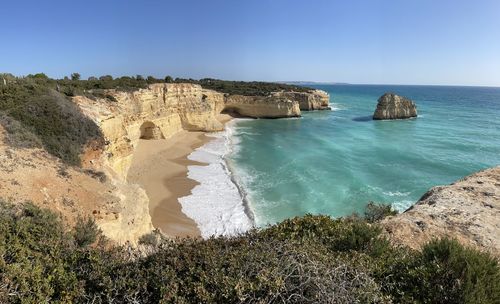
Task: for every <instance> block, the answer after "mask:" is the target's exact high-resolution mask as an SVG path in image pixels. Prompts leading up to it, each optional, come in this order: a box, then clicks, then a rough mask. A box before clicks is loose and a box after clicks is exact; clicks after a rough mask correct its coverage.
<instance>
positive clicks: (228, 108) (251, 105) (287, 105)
mask: <svg viewBox="0 0 500 304" xmlns="http://www.w3.org/2000/svg"><path fill="white" fill-rule="evenodd" d="M223 111H225V112H228V113H236V114H238V115H240V116H245V117H252V118H284V117H299V116H300V108H299V103H298V102H297V101H295V100H291V99H287V98H284V97H278V96H242V95H229V96H226V97H225V99H224V110H223Z"/></svg>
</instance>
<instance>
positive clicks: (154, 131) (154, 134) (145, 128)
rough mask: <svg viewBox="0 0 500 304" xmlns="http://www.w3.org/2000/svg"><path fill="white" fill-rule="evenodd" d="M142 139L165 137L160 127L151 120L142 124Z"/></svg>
mask: <svg viewBox="0 0 500 304" xmlns="http://www.w3.org/2000/svg"><path fill="white" fill-rule="evenodd" d="M140 138H141V139H165V136H163V133H162V132H161V130H160V127H158V126H157V125H155V124H154V123H152V122H150V121H146V122H145V123H143V124H142V125H141V137H140Z"/></svg>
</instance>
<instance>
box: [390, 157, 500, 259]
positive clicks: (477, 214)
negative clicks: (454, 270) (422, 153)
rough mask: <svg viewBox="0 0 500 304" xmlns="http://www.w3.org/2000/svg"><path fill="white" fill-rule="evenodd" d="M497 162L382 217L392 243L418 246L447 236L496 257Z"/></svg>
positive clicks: (499, 251) (499, 233)
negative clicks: (409, 205) (403, 209)
mask: <svg viewBox="0 0 500 304" xmlns="http://www.w3.org/2000/svg"><path fill="white" fill-rule="evenodd" d="M499 219H500V166H498V167H495V168H492V169H488V170H484V171H481V172H478V173H475V174H472V175H469V176H467V177H465V178H463V179H461V180H459V181H457V182H455V183H453V184H451V185H449V186H438V187H434V188H432V189H430V190H429V191H428V192H427V193H426V194H424V196H423V197H422V198H421V199H420V200H419V201H418V202H417V203H416V204H415V205H414V206H412V207H411V208H410V209H408V210H407V211H405V212H404V213H402V214H399V215H397V216H394V217H390V218H386V219H384V220H383V222H382V225H383V226H384V228H385V231H386V233H387V235H388V236H389V237H390V238H391V239H392V240H393V241H394V242H396V243H402V244H406V245H409V246H410V247H413V248H418V247H419V246H421V245H422V244H424V243H425V242H427V241H429V240H431V239H432V238H436V237H443V236H449V237H454V238H457V239H458V240H459V241H460V242H462V243H464V244H466V245H470V246H475V247H477V248H480V249H482V250H487V251H490V252H492V253H493V254H496V255H497V256H499V257H500V220H499Z"/></svg>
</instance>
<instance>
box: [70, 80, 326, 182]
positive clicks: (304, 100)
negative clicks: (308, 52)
mask: <svg viewBox="0 0 500 304" xmlns="http://www.w3.org/2000/svg"><path fill="white" fill-rule="evenodd" d="M107 94H108V95H111V96H112V97H113V99H115V100H116V101H117V102H111V101H109V100H107V99H99V100H92V99H89V98H86V97H83V96H78V97H75V98H74V100H75V102H76V103H77V104H78V105H79V106H80V108H81V109H82V110H83V111H84V113H85V114H86V115H88V116H89V117H91V118H92V119H93V120H94V121H95V122H96V123H97V124H98V125H99V126H100V128H101V129H102V132H103V134H104V137H105V139H106V142H107V145H106V149H105V163H106V164H108V165H109V166H110V167H111V168H112V169H113V171H115V172H116V173H117V174H118V176H121V177H122V178H123V179H125V177H126V175H127V171H128V168H129V167H130V163H131V160H132V154H133V151H134V147H135V146H136V145H137V142H138V140H139V138H141V137H143V138H168V137H170V136H172V135H173V134H175V133H177V132H178V131H180V130H188V131H206V132H212V131H219V130H222V129H223V125H222V124H221V123H220V122H219V121H218V120H217V119H216V118H217V115H218V114H220V113H221V112H229V113H234V114H236V115H237V116H244V117H253V118H283V117H298V116H300V115H301V112H300V111H301V108H304V109H306V110H315V109H325V108H326V107H327V105H328V102H329V97H328V94H326V93H325V92H323V91H320V90H316V91H313V92H311V93H303V92H277V93H274V94H272V95H270V96H242V95H228V94H223V93H219V92H215V91H211V90H206V89H202V87H201V86H199V85H196V84H179V83H172V84H170V83H169V84H163V83H161V84H153V85H150V86H149V87H148V88H147V89H141V90H137V91H135V92H119V91H115V90H109V91H107Z"/></svg>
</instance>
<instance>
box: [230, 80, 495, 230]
mask: <svg viewBox="0 0 500 304" xmlns="http://www.w3.org/2000/svg"><path fill="white" fill-rule="evenodd" d="M317 88H320V89H322V90H325V91H327V92H328V93H329V94H330V99H331V104H332V106H333V107H334V111H319V112H305V113H303V117H302V118H299V119H281V120H265V119H258V120H244V121H241V122H238V123H237V124H236V126H235V134H234V136H235V138H236V139H237V140H238V142H239V144H238V147H237V149H235V152H234V153H233V154H232V155H231V157H230V158H229V160H228V161H229V164H230V166H231V167H232V170H233V172H234V174H235V176H236V179H237V180H238V182H239V183H240V184H241V186H242V188H243V189H244V190H245V191H246V192H247V199H248V200H249V203H250V208H251V209H252V210H253V212H254V214H255V217H256V222H257V224H258V225H260V226H261V225H265V224H267V223H274V222H277V221H280V220H283V219H285V218H289V217H293V216H296V215H303V214H305V213H314V214H319V213H321V214H328V215H331V216H335V217H336V216H343V215H349V214H351V213H352V212H363V210H364V206H365V205H366V204H367V202H369V201H376V202H383V203H387V204H393V206H394V207H395V208H397V209H400V210H404V209H405V208H407V207H409V206H410V205H411V204H413V203H414V202H416V201H417V200H418V199H419V198H420V197H421V196H422V194H424V193H425V192H426V191H427V190H428V189H429V188H430V187H432V186H435V185H440V184H448V183H451V182H453V181H454V180H456V179H458V178H461V177H463V176H466V175H468V174H470V173H472V172H475V171H478V170H481V169H484V168H487V167H491V166H495V165H499V164H500V88H486V87H443V86H382V85H323V86H317ZM385 92H395V93H397V94H400V95H404V96H406V97H409V98H411V99H412V100H414V101H415V102H416V104H417V107H418V113H419V117H418V118H417V119H411V120H398V121H373V120H371V115H372V114H373V111H374V109H375V107H376V104H377V99H378V97H380V96H381V95H382V94H383V93H385Z"/></svg>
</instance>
